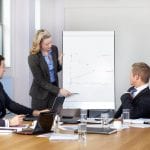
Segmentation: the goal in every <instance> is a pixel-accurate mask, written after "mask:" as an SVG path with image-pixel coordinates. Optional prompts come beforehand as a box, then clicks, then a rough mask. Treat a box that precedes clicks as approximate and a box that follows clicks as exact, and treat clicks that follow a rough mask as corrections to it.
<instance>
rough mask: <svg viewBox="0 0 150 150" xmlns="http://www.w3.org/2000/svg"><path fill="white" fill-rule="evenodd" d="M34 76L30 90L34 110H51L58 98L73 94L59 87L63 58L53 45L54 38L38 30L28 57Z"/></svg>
mask: <svg viewBox="0 0 150 150" xmlns="http://www.w3.org/2000/svg"><path fill="white" fill-rule="evenodd" d="M28 63H29V67H30V69H31V72H32V75H33V82H32V85H31V89H30V95H31V97H32V104H31V105H32V108H33V109H39V110H41V109H45V108H51V107H52V105H53V102H54V99H55V97H56V96H58V95H61V96H65V97H67V96H70V95H71V92H69V91H67V90H66V89H63V88H59V87H58V76H57V73H58V72H59V71H61V69H62V66H61V65H62V56H58V49H57V47H56V46H54V45H52V37H51V35H50V33H49V32H48V31H47V30H44V29H41V30H38V31H37V33H36V35H35V37H34V40H33V43H32V48H31V51H30V55H29V57H28Z"/></svg>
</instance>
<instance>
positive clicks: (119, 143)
mask: <svg viewBox="0 0 150 150" xmlns="http://www.w3.org/2000/svg"><path fill="white" fill-rule="evenodd" d="M82 149H83V150H150V128H133V127H132V128H128V129H123V130H121V131H118V132H117V133H114V134H111V135H102V134H88V135H87V142H86V143H81V142H79V141H77V140H75V141H50V140H49V139H48V138H43V137H36V135H19V134H15V133H12V134H9V135H0V150H82Z"/></svg>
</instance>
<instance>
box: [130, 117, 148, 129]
mask: <svg viewBox="0 0 150 150" xmlns="http://www.w3.org/2000/svg"><path fill="white" fill-rule="evenodd" d="M130 127H136V128H149V127H150V119H147V118H139V119H130Z"/></svg>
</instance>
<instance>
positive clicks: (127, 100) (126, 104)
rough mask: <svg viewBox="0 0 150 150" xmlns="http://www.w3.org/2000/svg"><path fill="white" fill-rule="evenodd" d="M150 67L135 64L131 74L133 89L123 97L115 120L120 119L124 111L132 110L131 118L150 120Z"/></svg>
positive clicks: (143, 64)
mask: <svg viewBox="0 0 150 150" xmlns="http://www.w3.org/2000/svg"><path fill="white" fill-rule="evenodd" d="M149 78H150V67H149V66H148V65H147V64H145V63H142V62H141V63H134V64H133V65H132V71H131V74H130V84H131V86H132V87H130V88H129V89H128V91H127V92H125V93H124V94H123V95H122V96H121V103H122V104H121V106H120V108H119V109H118V111H117V112H116V113H115V115H114V118H119V117H120V116H121V114H122V110H123V109H130V118H131V119H136V118H150V89H149Z"/></svg>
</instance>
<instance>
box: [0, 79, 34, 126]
mask: <svg viewBox="0 0 150 150" xmlns="http://www.w3.org/2000/svg"><path fill="white" fill-rule="evenodd" d="M6 108H7V109H8V110H9V111H11V112H13V113H15V114H32V112H33V110H32V109H30V108H27V107H25V106H22V105H20V104H18V103H16V102H14V101H12V100H11V99H10V98H9V96H8V95H7V94H6V92H5V91H4V89H3V86H2V84H1V82H0V118H3V117H4V116H5V115H6ZM4 125H5V122H4V120H2V119H0V126H4Z"/></svg>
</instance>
